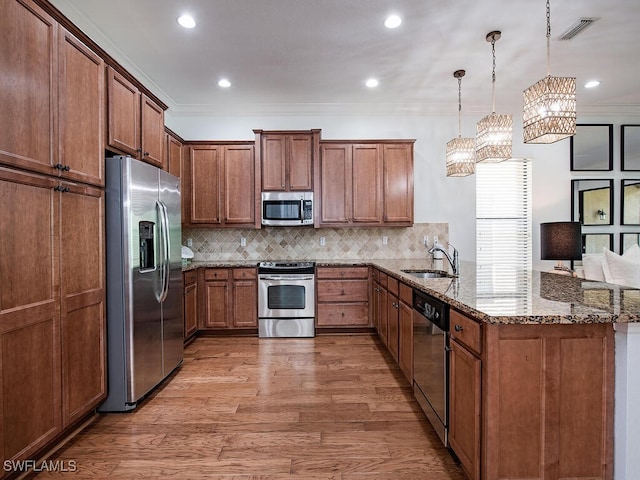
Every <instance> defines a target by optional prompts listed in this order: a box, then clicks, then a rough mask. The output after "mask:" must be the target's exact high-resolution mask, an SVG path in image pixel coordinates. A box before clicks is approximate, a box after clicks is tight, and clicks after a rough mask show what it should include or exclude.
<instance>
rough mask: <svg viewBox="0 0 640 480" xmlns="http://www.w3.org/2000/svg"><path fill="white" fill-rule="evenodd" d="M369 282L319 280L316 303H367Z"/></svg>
mask: <svg viewBox="0 0 640 480" xmlns="http://www.w3.org/2000/svg"><path fill="white" fill-rule="evenodd" d="M368 300H369V282H368V281H367V280H320V281H318V302H367V301H368Z"/></svg>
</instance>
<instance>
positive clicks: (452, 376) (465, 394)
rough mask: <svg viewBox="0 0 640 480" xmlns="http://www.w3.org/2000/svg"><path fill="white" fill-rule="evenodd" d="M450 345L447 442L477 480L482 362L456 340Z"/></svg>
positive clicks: (469, 473) (463, 465) (466, 469)
mask: <svg viewBox="0 0 640 480" xmlns="http://www.w3.org/2000/svg"><path fill="white" fill-rule="evenodd" d="M450 346H451V354H450V357H449V359H450V364H449V367H450V371H449V443H450V445H451V448H452V449H453V451H454V452H456V455H457V456H458V459H459V460H460V465H461V466H462V468H463V469H464V471H465V473H466V474H467V476H468V477H469V478H470V479H471V480H479V479H480V412H481V407H482V403H481V397H480V393H481V365H482V362H481V360H480V358H478V357H476V356H474V355H473V354H472V353H471V352H470V351H469V350H467V349H466V348H464V347H463V346H462V345H461V344H460V343H458V342H456V341H453V340H452V341H451V345H450Z"/></svg>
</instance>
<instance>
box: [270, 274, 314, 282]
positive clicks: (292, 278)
mask: <svg viewBox="0 0 640 480" xmlns="http://www.w3.org/2000/svg"><path fill="white" fill-rule="evenodd" d="M258 278H259V279H260V280H270V281H276V282H279V281H283V280H284V281H300V280H313V275H305V276H301V275H259V276H258Z"/></svg>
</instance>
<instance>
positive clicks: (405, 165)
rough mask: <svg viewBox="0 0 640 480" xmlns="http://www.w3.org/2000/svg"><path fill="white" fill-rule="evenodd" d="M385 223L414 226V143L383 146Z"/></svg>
mask: <svg viewBox="0 0 640 480" xmlns="http://www.w3.org/2000/svg"><path fill="white" fill-rule="evenodd" d="M382 148H383V155H382V158H383V164H384V166H383V178H384V192H383V195H382V198H383V202H384V207H383V209H384V222H385V223H386V224H394V225H412V224H413V142H411V143H399V144H384V145H383V147H382Z"/></svg>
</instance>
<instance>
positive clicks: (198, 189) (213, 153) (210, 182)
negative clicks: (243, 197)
mask: <svg viewBox="0 0 640 480" xmlns="http://www.w3.org/2000/svg"><path fill="white" fill-rule="evenodd" d="M222 151H223V147H221V146H210V145H198V146H192V147H191V148H190V158H189V183H190V185H191V202H190V209H189V210H190V219H189V220H190V223H191V224H209V225H220V224H221V223H222V218H221V208H220V207H221V190H222V178H221V175H220V173H221V167H220V162H221V156H222Z"/></svg>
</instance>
